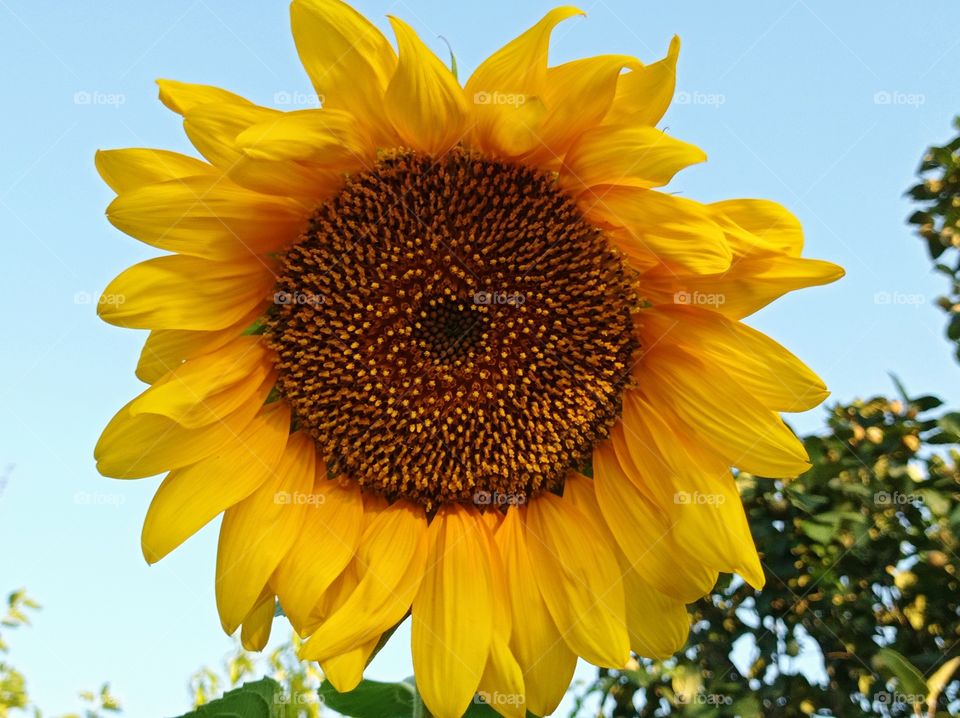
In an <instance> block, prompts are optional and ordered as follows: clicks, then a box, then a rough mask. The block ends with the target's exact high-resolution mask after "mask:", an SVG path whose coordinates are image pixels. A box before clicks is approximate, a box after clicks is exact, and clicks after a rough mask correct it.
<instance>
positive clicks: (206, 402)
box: [129, 337, 273, 428]
mask: <svg viewBox="0 0 960 718" xmlns="http://www.w3.org/2000/svg"><path fill="white" fill-rule="evenodd" d="M272 369H273V366H272V362H271V361H270V358H269V357H268V356H267V350H266V349H265V347H264V346H263V343H262V342H261V341H260V339H259V337H237V338H236V339H234V340H233V341H232V342H230V343H229V344H227V345H226V346H225V347H223V348H221V349H218V350H216V351H213V352H211V353H209V354H207V355H205V356H203V357H200V358H197V359H194V360H192V361H189V362H187V363H186V364H183V365H182V366H180V367H179V368H177V369H176V370H175V371H172V372H170V373H169V374H167V375H166V376H165V377H164V378H163V379H161V380H160V381H158V382H157V383H156V384H154V385H153V386H152V387H150V388H149V389H147V390H146V391H145V392H143V393H142V394H141V395H140V396H138V397H137V398H136V399H135V400H134V401H133V402H131V403H130V407H129V412H130V415H131V416H137V415H139V414H160V415H161V416H166V417H168V418H170V419H173V420H174V421H176V422H177V423H178V424H180V425H181V426H184V427H187V428H196V427H201V426H206V425H208V424H212V423H213V422H215V421H222V420H224V419H225V418H226V417H227V416H229V415H230V414H232V413H233V412H234V411H236V410H237V409H239V408H240V407H241V406H243V405H244V404H246V402H247V401H248V400H249V399H250V397H251V396H253V394H254V393H256V391H257V390H258V389H259V387H260V386H261V384H262V383H263V382H264V381H265V380H266V378H267V376H268V375H269V374H270V373H271V371H272Z"/></svg>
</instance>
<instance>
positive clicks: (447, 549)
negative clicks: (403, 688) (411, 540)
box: [413, 506, 494, 718]
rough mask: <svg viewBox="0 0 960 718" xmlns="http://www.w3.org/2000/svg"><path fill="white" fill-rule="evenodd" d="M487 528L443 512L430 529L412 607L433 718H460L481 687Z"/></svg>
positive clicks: (488, 579) (489, 622) (420, 681)
mask: <svg viewBox="0 0 960 718" xmlns="http://www.w3.org/2000/svg"><path fill="white" fill-rule="evenodd" d="M487 531H488V529H487V527H486V525H485V524H484V523H483V521H482V520H481V519H480V517H479V515H478V514H477V513H476V511H474V510H473V509H468V508H466V507H463V506H444V507H442V508H441V509H440V510H439V511H438V512H437V514H436V516H434V518H433V521H432V522H431V524H430V529H429V548H428V558H427V564H426V570H425V573H424V576H423V583H422V584H421V585H420V590H419V592H418V593H417V596H416V598H415V599H414V601H413V666H414V673H415V674H416V676H417V686H418V688H419V690H420V694H421V695H422V696H423V702H424V704H425V705H426V707H427V708H428V709H429V710H430V713H431V714H433V715H434V716H436V717H437V718H460V716H462V715H463V713H464V711H465V710H466V709H467V706H468V705H469V704H470V701H471V699H472V698H473V695H474V692H475V691H476V690H477V687H478V686H479V684H480V678H481V676H482V675H483V670H484V667H485V666H486V664H487V656H488V655H489V653H490V640H491V633H492V631H493V620H494V616H493V607H492V603H493V577H492V575H491V571H490V566H489V563H490V541H489V538H488V535H487Z"/></svg>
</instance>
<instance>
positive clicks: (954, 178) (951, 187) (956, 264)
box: [908, 117, 960, 360]
mask: <svg viewBox="0 0 960 718" xmlns="http://www.w3.org/2000/svg"><path fill="white" fill-rule="evenodd" d="M954 126H955V127H956V128H957V129H958V130H960V117H957V118H956V119H955V120H954ZM918 175H919V177H920V180H921V182H920V183H919V184H917V185H916V186H914V187H912V188H911V189H910V190H909V192H908V194H910V196H911V197H913V199H914V200H916V201H917V203H918V204H919V205H920V209H919V210H917V211H916V212H914V214H913V216H911V217H910V222H911V224H914V225H916V226H917V233H918V234H919V235H920V236H921V237H922V238H923V239H924V240H926V242H927V248H928V250H929V252H930V257H931V258H932V259H933V261H934V263H935V264H934V267H935V268H936V270H937V271H938V272H941V273H943V274H945V275H946V276H947V277H949V278H950V289H949V293H948V295H947V296H944V297H941V298H940V300H939V304H940V306H941V307H942V308H943V309H944V310H945V311H946V312H948V313H949V315H950V319H949V322H948V324H947V336H948V337H949V338H950V340H951V341H953V342H956V344H957V359H958V360H960V135H958V136H957V137H955V138H954V139H952V140H951V141H950V142H948V143H947V144H946V145H944V146H942V147H931V148H930V149H928V150H927V152H926V154H924V156H923V161H922V162H921V163H920V169H919V170H918Z"/></svg>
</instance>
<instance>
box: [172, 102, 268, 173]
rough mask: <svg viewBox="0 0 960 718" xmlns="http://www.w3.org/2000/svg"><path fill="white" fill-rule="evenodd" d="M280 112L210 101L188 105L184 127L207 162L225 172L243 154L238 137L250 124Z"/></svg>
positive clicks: (247, 103) (265, 108)
mask: <svg viewBox="0 0 960 718" xmlns="http://www.w3.org/2000/svg"><path fill="white" fill-rule="evenodd" d="M282 115H283V113H282V112H280V111H279V110H274V109H271V108H269V107H261V106H260V105H254V104H253V103H252V102H242V103H240V102H211V103H205V104H197V105H194V106H192V107H190V109H188V110H187V111H186V113H185V114H184V121H183V129H184V130H185V131H186V133H187V137H189V138H190V142H192V143H193V146H194V147H196V148H197V151H198V152H200V154H202V155H203V156H204V157H206V158H207V161H209V162H210V163H211V164H213V165H216V166H217V167H219V168H220V169H222V170H224V171H227V170H229V169H231V168H232V167H233V165H235V164H236V163H237V161H238V160H239V159H240V158H241V156H242V153H241V151H240V148H239V147H237V143H236V139H237V136H238V135H239V134H240V133H241V132H243V131H244V130H246V129H247V128H249V127H252V126H253V125H256V124H258V123H261V122H267V121H269V120H272V119H276V118H279V117H281V116H282Z"/></svg>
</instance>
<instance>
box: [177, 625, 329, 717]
mask: <svg viewBox="0 0 960 718" xmlns="http://www.w3.org/2000/svg"><path fill="white" fill-rule="evenodd" d="M299 648H300V638H299V637H298V636H297V635H296V634H295V633H291V638H290V640H289V641H287V642H286V643H284V644H282V645H280V646H278V647H277V648H276V649H274V650H273V651H271V652H270V653H269V654H268V655H267V656H266V657H265V659H264V660H263V661H258V660H257V658H256V656H254V655H253V654H251V653H248V652H247V651H245V650H243V648H242V647H241V646H240V644H239V643H237V644H236V646H235V647H234V649H233V651H232V652H231V653H230V655H228V656H227V657H226V659H225V660H224V662H223V670H222V671H221V672H218V671H215V670H213V669H212V668H209V667H204V668H201V669H200V670H199V671H197V672H196V673H194V675H193V677H192V678H191V679H190V693H191V695H192V696H193V705H194V708H200V707H202V706H206V705H208V704H212V703H214V702H216V701H215V700H214V698H215V696H218V695H220V693H221V692H222V691H223V690H224V688H233V689H237V688H238V687H240V688H242V687H243V686H242V685H241V684H242V683H243V681H244V680H246V679H248V678H251V677H253V676H255V675H257V674H258V673H261V672H264V671H265V672H266V678H267V679H269V680H270V682H271V683H272V684H273V685H275V686H277V690H278V692H277V694H276V700H275V703H276V704H277V705H282V706H284V707H283V711H282V712H280V713H276V714H274V713H271V714H269V715H270V716H274V715H278V716H282V717H283V718H318V716H319V715H320V712H321V703H322V698H321V696H320V695H319V694H318V692H317V691H318V689H319V687H320V683H321V673H320V669H319V668H318V666H317V665H316V664H315V663H311V662H306V661H301V660H300V659H299V658H298V657H297V651H298V650H299ZM260 663H265V665H260ZM259 683H260V682H257V683H255V684H246V685H248V686H249V685H254V686H258V684H259ZM187 715H189V716H207V715H208V713H204V712H202V711H194V712H192V713H188V714H187ZM235 715H241V716H244V717H246V716H247V714H246V713H239V714H236V713H235ZM250 715H251V716H254V715H257V714H256V713H251V714H250Z"/></svg>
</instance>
